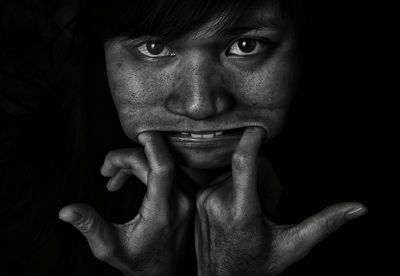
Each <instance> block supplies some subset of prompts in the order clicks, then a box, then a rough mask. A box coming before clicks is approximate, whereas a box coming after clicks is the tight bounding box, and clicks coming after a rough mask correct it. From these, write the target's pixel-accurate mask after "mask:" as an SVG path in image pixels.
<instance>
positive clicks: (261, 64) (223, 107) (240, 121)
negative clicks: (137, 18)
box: [105, 9, 297, 168]
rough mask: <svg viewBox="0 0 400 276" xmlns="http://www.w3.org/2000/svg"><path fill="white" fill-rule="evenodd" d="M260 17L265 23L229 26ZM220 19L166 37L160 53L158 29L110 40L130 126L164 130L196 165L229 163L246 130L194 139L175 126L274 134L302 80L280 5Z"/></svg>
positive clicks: (113, 73)
mask: <svg viewBox="0 0 400 276" xmlns="http://www.w3.org/2000/svg"><path fill="white" fill-rule="evenodd" d="M256 21H257V22H258V24H259V28H258V29H250V30H248V31H244V32H242V33H237V32H235V35H232V34H231V33H230V31H234V30H237V29H243V28H251V26H252V24H254V22H256ZM216 22H218V18H217V19H215V21H213V22H210V23H208V24H207V25H206V26H203V27H202V28H200V29H199V30H195V31H194V32H192V33H190V34H188V35H186V36H184V37H182V38H180V39H179V40H177V41H172V42H170V43H165V44H161V43H162V42H159V43H160V45H162V47H164V50H163V52H161V53H160V54H158V55H151V53H150V52H149V51H148V50H147V49H146V46H148V45H149V44H150V42H148V43H147V45H146V41H152V40H153V41H155V42H156V41H157V40H160V38H157V37H155V38H154V37H139V38H134V39H129V38H127V37H118V38H115V39H113V40H111V41H108V42H107V43H106V45H105V52H106V63H107V72H108V80H109V83H110V88H111V93H112V95H113V98H114V102H115V105H116V108H117V110H118V113H119V116H120V120H121V124H122V127H123V129H124V131H125V133H126V134H127V135H128V136H129V137H130V138H131V139H132V140H134V141H137V135H138V134H139V133H141V132H144V131H163V132H165V134H166V136H167V138H170V139H167V142H168V144H169V146H170V147H171V149H172V150H173V152H174V154H175V155H176V154H177V153H178V156H179V157H180V158H179V159H180V161H181V163H182V164H183V165H186V166H187V167H190V168H216V167H222V166H226V165H228V164H230V162H231V157H232V153H233V151H234V149H235V147H236V145H237V143H238V141H239V138H240V133H238V134H239V135H234V137H228V135H225V134H222V135H221V136H220V137H218V139H217V137H215V139H207V141H205V139H199V141H192V143H189V142H188V141H186V140H184V141H182V139H179V138H177V137H175V139H174V138H173V137H171V136H170V135H168V134H171V132H187V133H193V132H203V133H204V132H207V133H209V132H214V133H215V132H219V131H226V130H235V129H238V128H241V132H243V130H244V128H245V127H249V126H259V127H262V128H263V129H265V130H266V131H267V133H268V138H272V137H274V136H275V135H276V134H277V133H278V132H279V130H280V128H281V127H282V124H283V120H284V116H285V113H286V110H287V109H288V107H289V104H290V102H291V99H292V96H293V90H294V89H293V88H294V85H295V83H294V82H295V81H294V80H295V73H296V69H297V68H296V67H297V66H296V65H297V62H296V58H295V57H296V56H295V36H294V33H293V32H292V31H291V28H289V27H288V24H287V23H286V22H284V21H282V20H279V17H277V15H276V14H275V13H274V10H273V9H264V10H258V12H257V13H255V14H254V16H252V15H251V16H249V17H248V18H243V19H242V20H240V21H239V22H238V23H237V24H236V25H234V26H231V27H230V30H224V31H223V32H222V34H221V33H219V32H218V31H219V30H218V28H215V27H214V28H213V26H216V25H217V23H216ZM273 23H275V24H274V25H272V24H273ZM239 39H248V41H247V43H253V45H255V46H253V47H254V49H251V48H250V50H251V51H248V52H244V51H242V50H241V48H240V47H239V44H240V43H241V42H242V43H243V41H241V40H239ZM175 136H178V137H179V135H175ZM193 140H194V139H193ZM266 140H267V139H266Z"/></svg>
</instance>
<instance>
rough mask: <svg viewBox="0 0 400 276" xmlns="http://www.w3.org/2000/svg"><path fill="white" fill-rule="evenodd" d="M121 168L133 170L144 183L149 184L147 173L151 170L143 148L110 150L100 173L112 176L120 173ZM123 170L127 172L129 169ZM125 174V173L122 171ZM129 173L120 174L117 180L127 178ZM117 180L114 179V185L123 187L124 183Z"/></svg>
mask: <svg viewBox="0 0 400 276" xmlns="http://www.w3.org/2000/svg"><path fill="white" fill-rule="evenodd" d="M120 169H127V170H130V171H131V172H132V174H134V175H135V176H136V177H137V178H139V179H140V181H142V182H143V183H144V184H147V173H148V171H149V165H148V162H147V159H146V156H145V154H144V152H143V149H141V148H128V149H119V150H114V151H110V152H109V153H108V154H107V156H106V157H105V159H104V162H103V165H102V167H101V169H100V173H101V174H102V175H103V176H106V177H112V176H115V175H117V174H118V173H119V171H120ZM127 170H124V171H123V172H125V173H127V172H128V171H127ZM120 174H123V173H120ZM129 175H131V174H129V173H127V174H126V175H124V176H122V175H119V176H118V177H117V180H119V181H122V180H124V181H125V180H126V178H128V176H129ZM117 180H113V181H112V182H113V186H115V185H116V186H117V187H118V186H120V187H122V185H123V183H116V182H117Z"/></svg>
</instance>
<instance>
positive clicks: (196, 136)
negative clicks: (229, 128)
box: [190, 133, 212, 138]
mask: <svg viewBox="0 0 400 276" xmlns="http://www.w3.org/2000/svg"><path fill="white" fill-rule="evenodd" d="M190 136H192V137H193V138H203V135H201V134H193V133H190ZM211 138H212V137H211Z"/></svg>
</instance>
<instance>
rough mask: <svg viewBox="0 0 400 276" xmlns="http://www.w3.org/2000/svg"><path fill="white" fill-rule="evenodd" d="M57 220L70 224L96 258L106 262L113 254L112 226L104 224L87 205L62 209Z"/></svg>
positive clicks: (75, 205)
mask: <svg viewBox="0 0 400 276" xmlns="http://www.w3.org/2000/svg"><path fill="white" fill-rule="evenodd" d="M58 216H59V218H60V219H61V220H63V221H65V222H68V223H70V224H72V225H73V226H74V227H75V228H76V229H78V230H79V232H81V233H82V234H83V235H84V236H85V238H86V239H87V241H88V243H89V246H90V248H91V250H92V252H93V254H94V255H95V256H96V258H98V259H100V260H103V261H108V260H109V259H110V258H112V254H113V244H112V241H113V238H114V235H113V234H114V233H113V231H112V225H111V224H109V223H108V222H106V221H105V220H104V219H103V218H102V217H101V216H100V215H99V214H98V213H97V212H96V211H95V210H94V208H93V207H91V206H89V205H87V204H72V205H68V206H66V207H64V208H62V209H61V210H60V212H59V214H58Z"/></svg>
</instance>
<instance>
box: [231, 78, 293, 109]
mask: <svg viewBox="0 0 400 276" xmlns="http://www.w3.org/2000/svg"><path fill="white" fill-rule="evenodd" d="M288 73H289V72H281V71H272V72H268V71H267V72H261V73H257V74H254V73H250V74H240V75H235V76H233V79H232V78H231V80H230V82H231V87H232V88H231V90H232V91H233V93H234V94H235V96H236V98H237V100H238V101H239V102H241V103H242V104H245V105H249V106H254V107H260V108H262V107H266V108H269V109H272V110H275V109H282V108H287V107H288V105H289V104H290V102H291V99H292V94H293V92H292V90H293V89H292V86H293V85H292V81H291V80H289V78H288ZM232 84H233V85H232Z"/></svg>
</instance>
